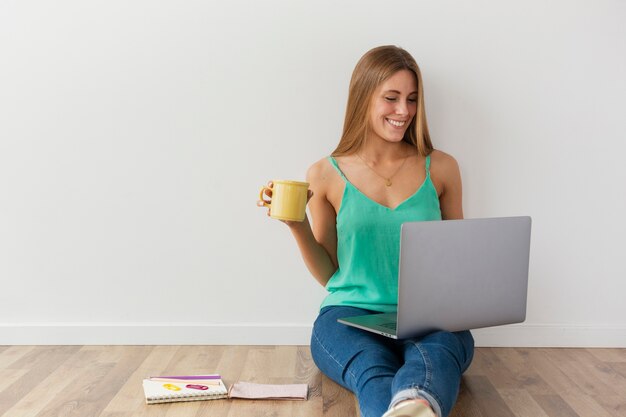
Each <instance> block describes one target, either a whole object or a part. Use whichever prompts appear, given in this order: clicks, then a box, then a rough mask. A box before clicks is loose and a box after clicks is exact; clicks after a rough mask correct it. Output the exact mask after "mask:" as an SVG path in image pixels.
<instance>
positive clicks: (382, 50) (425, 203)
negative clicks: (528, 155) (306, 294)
mask: <svg viewBox="0 0 626 417" xmlns="http://www.w3.org/2000/svg"><path fill="white" fill-rule="evenodd" d="M307 181H308V182H309V183H310V189H311V190H312V192H309V203H308V205H309V211H310V214H311V217H312V223H313V224H312V225H311V224H310V223H309V221H308V218H305V220H304V221H303V222H300V223H298V222H285V223H286V224H287V225H288V226H289V228H290V230H291V232H292V234H293V236H294V237H295V239H296V242H297V244H298V246H299V248H300V251H301V253H302V256H303V259H304V261H305V263H306V266H307V267H308V269H309V271H310V272H311V274H312V275H313V276H314V277H315V278H316V279H317V280H318V281H319V282H320V284H322V285H324V286H325V287H326V289H327V290H328V291H329V294H328V296H327V297H326V298H325V299H324V301H323V303H322V306H321V310H320V313H319V316H318V318H317V320H316V321H315V324H314V327H313V334H312V336H311V353H312V355H313V359H314V361H315V363H316V365H317V366H318V367H319V368H320V369H321V370H322V372H324V373H325V374H326V375H327V376H328V377H329V378H331V379H333V380H334V381H335V382H337V383H339V384H341V385H342V386H344V387H345V388H347V389H349V390H351V391H352V392H354V393H355V394H356V396H357V398H358V401H359V408H360V411H361V416H362V417H380V416H381V415H382V416H384V417H399V416H414V417H417V416H419V417H424V416H431V417H433V416H438V417H445V416H447V415H448V414H449V413H450V411H451V409H452V407H453V405H454V402H455V401H456V398H457V395H458V390H459V384H460V378H461V374H462V373H463V372H464V371H465V370H466V369H467V368H468V366H469V364H470V362H471V359H472V356H473V349H474V342H473V338H472V336H471V334H470V332H469V331H465V332H456V333H449V332H437V333H434V334H430V335H427V336H424V337H421V338H415V339H405V340H393V339H389V338H386V337H384V336H379V335H376V334H373V333H369V332H366V331H362V330H359V329H355V328H353V327H348V326H345V325H343V324H340V323H338V322H337V318H340V317H348V316H357V315H361V314H365V313H368V312H370V313H373V312H384V313H388V312H393V311H395V310H396V302H397V292H398V258H399V239H400V225H401V224H402V223H404V222H407V221H425V220H441V219H461V218H462V217H463V209H462V203H461V177H460V173H459V168H458V164H457V162H456V161H455V159H454V158H452V157H451V156H450V155H447V154H445V153H444V152H441V151H438V150H435V149H433V145H432V143H431V140H430V136H429V133H428V127H427V123H426V113H425V109H424V90H423V84H422V78H421V74H420V70H419V67H418V66H417V64H416V63H415V60H414V59H413V57H411V55H410V54H409V53H408V52H406V51H405V50H403V49H401V48H398V47H395V46H381V47H378V48H374V49H372V50H370V51H369V52H367V53H366V54H365V55H364V56H363V57H362V58H361V59H360V61H359V62H358V64H357V65H356V68H355V69H354V72H353V74H352V79H351V81H350V91H349V97H348V105H347V109H346V117H345V122H344V128H343V134H342V137H341V140H340V142H339V145H338V146H337V149H335V151H334V152H333V153H332V155H331V156H330V157H328V158H324V159H322V160H320V161H318V162H316V163H315V164H313V165H312V166H311V167H310V168H309V170H308V172H307ZM313 193H314V194H313ZM267 195H268V197H271V194H270V193H269V192H268V194H267ZM259 205H262V202H259ZM268 214H269V213H268ZM427 244H428V242H424V245H427Z"/></svg>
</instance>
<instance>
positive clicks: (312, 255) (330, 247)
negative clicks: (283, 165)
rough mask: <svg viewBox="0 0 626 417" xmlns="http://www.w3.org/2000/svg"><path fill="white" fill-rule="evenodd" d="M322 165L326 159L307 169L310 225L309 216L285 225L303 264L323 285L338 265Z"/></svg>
mask: <svg viewBox="0 0 626 417" xmlns="http://www.w3.org/2000/svg"><path fill="white" fill-rule="evenodd" d="M324 164H327V162H326V161H325V160H321V161H319V162H316V163H315V164H313V165H312V166H311V167H310V168H309V170H308V171H307V176H306V179H307V181H308V182H309V184H310V189H311V190H312V191H313V193H314V194H313V196H312V197H311V199H310V200H309V204H308V207H309V212H310V213H311V217H312V219H313V226H311V224H310V223H309V219H308V216H307V217H305V219H304V221H303V222H301V223H297V222H289V223H288V225H289V228H290V230H291V233H292V234H293V236H294V238H295V239H296V243H297V244H298V247H299V248H300V252H301V253H302V259H304V263H305V265H306V266H307V268H308V269H309V271H310V272H311V274H312V275H313V277H315V279H316V280H317V281H318V282H319V283H320V284H322V285H324V286H325V285H326V283H327V282H328V280H329V279H330V277H331V276H332V275H333V274H334V273H335V271H336V270H337V267H338V263H337V226H336V221H337V215H336V213H335V209H334V208H333V206H332V204H330V202H329V201H328V199H327V189H328V181H327V178H328V176H327V175H326V170H327V167H326V166H325V165H324Z"/></svg>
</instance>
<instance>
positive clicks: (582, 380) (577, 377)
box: [546, 349, 617, 396]
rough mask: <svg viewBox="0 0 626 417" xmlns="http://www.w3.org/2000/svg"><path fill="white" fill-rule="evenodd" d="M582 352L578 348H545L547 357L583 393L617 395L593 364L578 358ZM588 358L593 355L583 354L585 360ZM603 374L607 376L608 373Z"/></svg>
mask: <svg viewBox="0 0 626 417" xmlns="http://www.w3.org/2000/svg"><path fill="white" fill-rule="evenodd" d="M582 354H584V351H583V350H580V349H547V350H546V355H547V357H548V359H549V360H551V361H552V362H553V363H554V364H555V365H556V366H557V367H558V368H559V369H560V370H561V371H562V372H563V373H564V374H566V375H567V376H568V377H569V379H570V380H571V381H572V382H573V383H574V384H576V385H577V386H578V387H580V390H581V391H582V392H583V393H585V394H587V393H588V394H590V395H592V396H601V395H604V394H606V395H617V392H616V390H615V389H614V387H613V386H611V384H610V383H608V381H606V380H605V379H604V378H603V377H602V376H600V375H598V372H597V371H598V370H597V369H595V367H594V366H593V364H590V363H588V362H585V361H584V360H583V361H581V360H580V357H581V355H582ZM590 358H594V357H593V355H590V354H586V355H585V359H586V360H588V359H590ZM594 359H595V358H594ZM604 375H606V376H609V375H608V374H604ZM611 376H612V375H611Z"/></svg>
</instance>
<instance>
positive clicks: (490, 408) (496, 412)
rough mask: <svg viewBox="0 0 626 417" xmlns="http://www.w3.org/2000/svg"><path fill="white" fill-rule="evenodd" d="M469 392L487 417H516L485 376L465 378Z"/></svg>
mask: <svg viewBox="0 0 626 417" xmlns="http://www.w3.org/2000/svg"><path fill="white" fill-rule="evenodd" d="M464 380H465V383H466V386H467V390H468V391H469V392H470V394H471V395H472V397H474V399H475V400H476V403H477V404H478V407H479V408H480V411H481V412H482V414H483V416H485V417H515V414H513V412H512V411H511V409H510V408H509V407H508V405H507V404H506V403H505V402H504V400H503V399H502V397H501V396H500V394H499V393H498V391H497V390H496V389H495V387H494V386H493V385H492V384H491V382H490V380H489V379H488V378H487V377H485V376H478V375H468V376H466V377H465V378H464Z"/></svg>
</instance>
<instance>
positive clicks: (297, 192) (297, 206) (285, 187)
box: [259, 180, 309, 222]
mask: <svg viewBox="0 0 626 417" xmlns="http://www.w3.org/2000/svg"><path fill="white" fill-rule="evenodd" d="M272 182H273V184H272V187H268V186H265V187H263V188H261V192H260V194H259V200H262V201H263V206H264V207H269V209H270V217H272V218H274V219H278V220H290V221H295V222H301V221H303V220H304V215H305V212H306V202H307V193H308V190H309V183H308V182H299V181H285V180H273V181H272ZM265 190H270V191H271V192H272V201H266V200H265V199H264V198H263V195H264V193H265Z"/></svg>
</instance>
